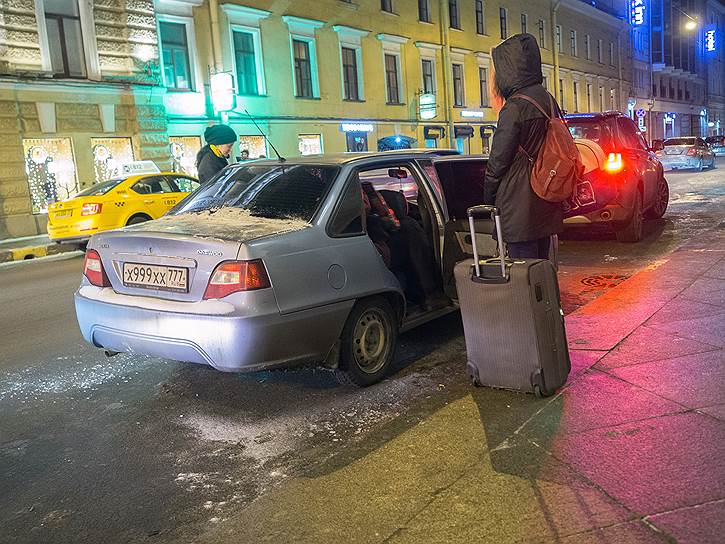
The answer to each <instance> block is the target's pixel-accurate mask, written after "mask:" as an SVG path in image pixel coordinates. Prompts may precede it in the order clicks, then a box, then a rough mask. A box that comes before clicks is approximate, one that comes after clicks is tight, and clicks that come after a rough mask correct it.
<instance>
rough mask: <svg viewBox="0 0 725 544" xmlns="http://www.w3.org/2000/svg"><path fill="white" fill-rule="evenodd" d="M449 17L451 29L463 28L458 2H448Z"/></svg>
mask: <svg viewBox="0 0 725 544" xmlns="http://www.w3.org/2000/svg"><path fill="white" fill-rule="evenodd" d="M448 16H449V17H450V23H451V28H457V29H460V28H461V16H460V12H459V11H458V0H448Z"/></svg>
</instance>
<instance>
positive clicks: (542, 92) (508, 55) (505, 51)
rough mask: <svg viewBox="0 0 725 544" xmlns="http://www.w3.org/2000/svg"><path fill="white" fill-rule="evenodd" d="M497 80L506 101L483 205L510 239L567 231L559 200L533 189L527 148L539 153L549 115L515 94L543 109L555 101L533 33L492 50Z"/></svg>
mask: <svg viewBox="0 0 725 544" xmlns="http://www.w3.org/2000/svg"><path fill="white" fill-rule="evenodd" d="M492 58H493V65H494V69H495V82H496V85H497V87H498V89H499V91H500V92H501V95H502V96H503V97H504V99H505V100H506V103H505V105H504V107H503V108H502V109H501V112H500V113H499V117H498V125H497V127H496V132H495V133H494V135H493V142H492V144H491V153H490V155H489V160H488V165H487V167H486V175H485V178H484V184H483V197H484V203H486V204H495V205H496V206H497V207H498V208H499V209H500V210H501V227H502V230H503V238H504V240H505V241H506V242H526V241H530V240H536V239H538V238H544V237H546V236H549V235H551V234H556V233H559V232H561V231H562V230H563V228H564V225H563V210H562V207H561V204H559V203H552V202H547V201H545V200H543V199H541V198H539V197H538V196H537V195H536V193H534V191H533V189H532V188H531V163H530V162H529V160H528V159H527V158H526V156H525V155H524V153H522V152H521V151H520V150H519V146H521V147H523V148H524V149H525V150H526V151H527V152H528V153H529V154H530V155H531V156H532V157H536V156H537V154H538V152H539V149H540V147H541V144H542V143H543V141H544V136H545V135H546V128H547V123H548V121H547V119H546V117H544V116H543V115H542V113H541V112H540V111H539V110H538V109H536V107H535V106H534V105H533V104H530V103H529V102H527V101H525V100H523V99H516V98H513V99H512V97H513V96H514V95H516V94H523V95H526V96H529V97H531V98H533V99H534V100H536V101H537V102H538V103H539V104H540V105H541V106H542V107H543V108H544V109H545V110H548V109H549V108H550V104H551V102H550V101H553V103H554V110H555V112H556V114H557V115H561V111H560V110H559V107H558V105H557V104H556V101H554V99H553V97H552V96H551V95H550V94H549V93H548V91H547V90H546V89H544V87H543V86H542V84H541V83H542V81H543V77H542V74H541V53H540V52H539V46H538V45H537V43H536V39H535V38H534V37H533V36H532V35H531V34H517V35H515V36H511V37H510V38H509V39H507V40H506V41H504V42H503V43H501V45H499V46H497V47H495V48H494V50H493V52H492Z"/></svg>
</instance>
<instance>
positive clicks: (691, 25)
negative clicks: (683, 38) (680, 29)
mask: <svg viewBox="0 0 725 544" xmlns="http://www.w3.org/2000/svg"><path fill="white" fill-rule="evenodd" d="M696 28H697V21H695V20H692V21H687V22H686V23H685V30H695V29H696Z"/></svg>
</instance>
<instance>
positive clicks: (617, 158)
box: [604, 153, 624, 174]
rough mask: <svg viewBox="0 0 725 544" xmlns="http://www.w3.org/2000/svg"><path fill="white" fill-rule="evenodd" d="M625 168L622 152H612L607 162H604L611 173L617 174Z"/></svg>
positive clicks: (605, 167)
mask: <svg viewBox="0 0 725 544" xmlns="http://www.w3.org/2000/svg"><path fill="white" fill-rule="evenodd" d="M622 168H624V163H623V162H622V154H621V153H610V154H609V156H608V157H607V162H605V163H604V169H605V170H606V171H607V172H609V173H610V174H615V173H617V172H619V171H620V170H622Z"/></svg>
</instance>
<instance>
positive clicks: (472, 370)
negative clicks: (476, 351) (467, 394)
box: [466, 363, 482, 387]
mask: <svg viewBox="0 0 725 544" xmlns="http://www.w3.org/2000/svg"><path fill="white" fill-rule="evenodd" d="M466 366H467V369H468V377H469V378H470V379H471V384H473V386H474V387H482V384H481V380H480V379H479V377H478V368H477V367H476V365H473V364H471V363H468V364H467V365H466Z"/></svg>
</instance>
